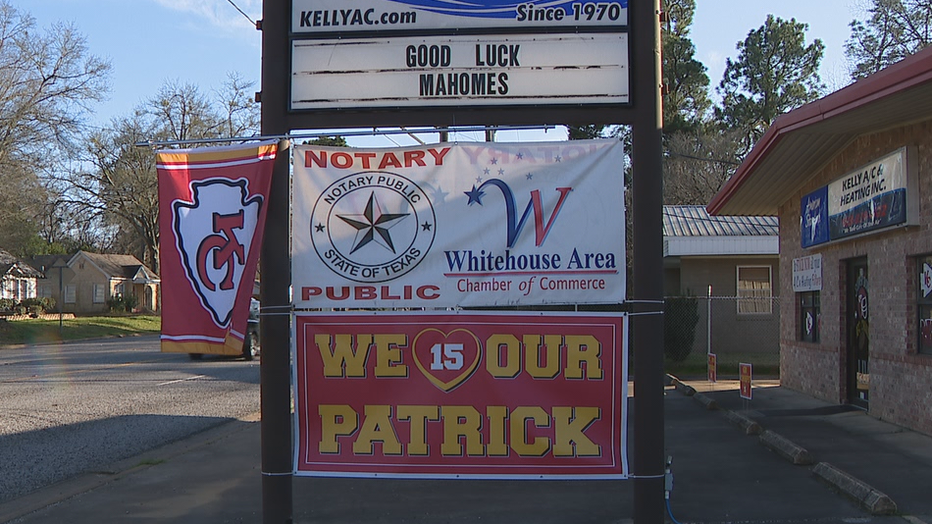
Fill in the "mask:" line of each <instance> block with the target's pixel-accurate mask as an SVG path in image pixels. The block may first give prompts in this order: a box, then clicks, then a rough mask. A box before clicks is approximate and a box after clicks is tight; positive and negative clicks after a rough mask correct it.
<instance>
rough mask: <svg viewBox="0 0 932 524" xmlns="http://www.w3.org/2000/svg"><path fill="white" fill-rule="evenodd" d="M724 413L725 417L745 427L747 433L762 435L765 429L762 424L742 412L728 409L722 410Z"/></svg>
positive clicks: (740, 426)
mask: <svg viewBox="0 0 932 524" xmlns="http://www.w3.org/2000/svg"><path fill="white" fill-rule="evenodd" d="M722 413H723V414H724V415H725V418H727V419H728V420H729V422H731V423H732V424H734V425H736V426H738V427H739V428H741V429H743V430H744V434H745V435H760V434H761V432H763V431H764V429H763V428H761V427H760V424H758V423H757V422H754V421H753V420H751V419H749V418H747V417H745V416H744V415H742V414H740V413H736V412H734V411H731V410H727V409H726V410H724V411H722Z"/></svg>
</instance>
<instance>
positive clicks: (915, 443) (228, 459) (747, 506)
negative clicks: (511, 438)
mask: <svg viewBox="0 0 932 524" xmlns="http://www.w3.org/2000/svg"><path fill="white" fill-rule="evenodd" d="M732 385H733V386H734V387H732ZM686 386H690V387H693V388H695V390H697V391H699V393H700V396H702V395H704V396H705V397H706V399H713V400H714V401H715V403H716V404H718V405H719V406H721V407H724V408H726V409H728V410H732V409H733V410H736V411H737V412H740V413H742V414H744V415H746V416H747V417H756V420H757V421H758V422H759V423H760V425H761V426H763V427H764V428H766V429H770V430H772V431H774V432H779V433H780V434H781V435H783V436H785V437H786V438H787V439H789V440H792V441H794V442H796V443H798V444H799V445H800V446H804V447H808V451H809V453H810V454H811V455H812V456H813V458H814V459H815V461H816V462H830V463H832V464H833V465H835V466H837V467H838V468H840V469H842V470H845V471H847V472H849V473H850V474H852V475H855V476H857V477H858V478H860V479H861V480H863V481H864V482H866V483H869V484H871V485H872V486H874V487H875V488H876V489H878V490H880V491H883V492H884V493H886V494H887V495H889V496H890V498H891V499H892V500H894V501H895V502H896V504H897V505H898V507H899V510H900V512H901V513H902V514H906V515H908V516H909V517H908V518H907V519H906V520H904V517H901V516H873V515H871V514H870V513H869V512H867V511H865V510H864V509H863V508H860V507H858V505H856V504H855V503H853V502H852V501H850V500H849V499H848V498H845V497H843V496H841V495H839V494H838V493H836V492H835V491H833V490H832V489H831V488H830V486H828V485H826V484H825V483H824V482H823V481H820V480H819V479H817V478H816V477H815V476H814V475H813V474H812V472H811V470H812V466H810V465H793V464H792V463H790V462H789V461H787V460H786V459H784V458H782V457H781V456H779V455H777V453H775V452H773V451H771V450H770V449H768V448H767V447H765V446H762V445H760V444H759V440H758V439H759V437H757V436H749V435H745V431H744V430H743V429H742V428H740V427H738V426H736V425H734V424H733V423H732V422H730V421H729V420H728V419H726V417H724V416H722V414H723V413H725V412H726V411H722V410H719V411H710V410H707V409H706V405H705V404H701V403H699V402H697V401H696V400H694V399H693V398H691V397H689V396H687V395H685V394H684V393H683V392H682V391H684V390H686ZM706 386H708V384H707V383H704V381H703V382H687V383H685V384H683V385H681V386H679V387H676V388H674V387H673V386H670V387H668V388H667V389H666V396H665V400H664V410H665V413H666V417H665V432H666V444H667V452H668V453H669V454H670V455H672V456H673V458H674V463H673V471H674V474H675V479H676V482H675V486H674V491H673V494H672V497H671V506H672V509H673V514H674V515H675V516H676V517H677V519H678V521H679V522H683V523H716V524H718V523H724V522H743V523H761V524H763V523H775V522H778V523H781V524H784V523H794V522H800V523H802V522H806V523H812V522H817V523H819V524H834V523H838V524H842V523H847V524H850V523H853V522H856V523H871V524H893V523H896V524H902V523H904V522H906V521H909V522H911V523H912V524H921V522H922V521H924V522H927V523H932V518H929V517H928V516H929V515H932V497H929V496H928V487H929V486H932V438H929V437H925V436H922V435H918V434H916V433H913V432H909V431H905V430H902V429H900V428H897V427H895V426H892V425H889V424H886V423H883V422H880V421H877V420H875V419H873V418H871V417H869V416H867V415H866V414H865V413H863V412H860V411H842V409H841V408H840V407H837V406H832V405H829V404H827V403H823V402H820V401H817V400H813V399H811V398H808V397H805V396H804V395H800V394H798V393H794V392H791V391H788V390H784V389H782V388H780V387H778V386H776V385H774V386H772V387H756V388H755V389H754V400H752V401H750V402H749V403H748V404H747V405H745V404H744V403H743V402H744V401H742V400H741V399H739V398H738V393H737V383H734V384H732V383H719V384H717V385H716V386H715V388H714V390H713V388H710V387H706ZM634 409H636V406H634ZM630 420H633V419H629V421H630ZM259 426H260V424H259V423H258V422H256V421H255V420H254V419H249V420H240V421H235V422H231V423H229V424H226V425H224V426H221V427H219V428H215V429H213V430H209V431H206V432H204V433H201V434H199V435H196V436H194V437H192V438H189V439H186V440H184V441H182V442H178V443H176V444H172V445H169V446H166V447H164V448H160V449H158V450H154V451H152V452H149V453H146V454H143V455H141V456H140V457H136V458H134V459H132V460H128V461H124V462H122V463H119V464H115V465H112V466H111V468H109V470H110V471H111V472H112V474H102V473H95V474H87V475H84V476H82V477H79V478H77V479H73V480H70V481H67V482H64V483H61V484H58V485H55V486H51V487H48V488H45V489H42V490H39V491H38V492H35V493H33V494H31V495H28V496H25V497H21V498H19V499H15V500H13V501H8V502H6V503H3V504H0V522H7V521H12V522H16V523H22V524H37V523H52V522H69V523H72V524H91V523H94V524H97V523H100V522H107V523H123V522H127V523H139V522H173V523H188V522H191V523H200V524H215V523H217V524H219V523H239V522H261V520H262V495H261V492H262V489H261V488H262V480H261V473H260V459H259V457H260V431H259ZM630 430H631V428H630V427H629V431H630ZM631 442H632V441H631V440H630V439H629V446H632V445H633V444H631ZM630 454H633V451H632V450H631V449H629V455H630ZM633 484H634V481H632V480H628V481H614V482H610V481H525V482H517V481H430V480H385V479H317V478H294V480H293V494H294V504H293V514H294V517H295V519H294V521H295V522H298V523H312V522H314V523H327V524H330V523H356V522H379V523H382V522H385V523H389V522H390V523H405V522H418V523H423V522H431V523H433V522H438V523H448V522H449V523H460V522H462V523H465V522H481V523H502V524H517V523H524V522H528V523H535V524H537V523H554V524H557V523H565V524H582V523H590V522H591V523H593V524H595V523H600V524H604V523H608V524H612V523H622V522H630V519H631V515H632V506H633Z"/></svg>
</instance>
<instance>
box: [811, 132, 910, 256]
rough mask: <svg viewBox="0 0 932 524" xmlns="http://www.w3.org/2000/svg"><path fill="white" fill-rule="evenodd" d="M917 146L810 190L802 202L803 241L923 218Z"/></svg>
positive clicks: (845, 235) (835, 237) (819, 240)
mask: <svg viewBox="0 0 932 524" xmlns="http://www.w3.org/2000/svg"><path fill="white" fill-rule="evenodd" d="M914 151H915V148H910V147H904V148H901V149H899V150H898V151H896V152H894V153H891V154H889V155H887V156H885V157H883V158H881V159H880V160H877V161H875V162H872V163H870V164H868V165H866V166H863V167H861V168H859V169H857V170H855V171H852V172H850V173H848V174H846V175H845V176H843V177H841V178H839V179H837V180H835V181H834V182H832V183H831V184H829V185H828V186H827V187H824V188H820V189H819V190H817V191H815V192H813V193H810V194H809V195H806V196H805V197H804V198H803V200H802V206H801V207H802V210H801V219H800V220H801V226H802V231H801V233H802V246H803V247H811V246H813V245H817V244H821V243H825V242H829V241H833V240H841V239H844V238H849V237H852V236H856V235H860V234H863V233H868V232H872V231H877V230H881V229H885V228H888V227H892V226H898V225H906V224H916V223H918V212H919V210H918V182H917V175H916V162H915V152H914ZM823 197H824V198H825V201H824V202H823V201H822V199H823ZM823 224H827V231H826V227H825V226H823ZM826 233H827V234H826Z"/></svg>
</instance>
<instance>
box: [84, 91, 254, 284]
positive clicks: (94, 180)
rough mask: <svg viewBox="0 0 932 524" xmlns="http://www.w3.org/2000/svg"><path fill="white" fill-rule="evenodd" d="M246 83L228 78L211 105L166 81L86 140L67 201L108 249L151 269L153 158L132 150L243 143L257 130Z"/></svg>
mask: <svg viewBox="0 0 932 524" xmlns="http://www.w3.org/2000/svg"><path fill="white" fill-rule="evenodd" d="M251 86H252V84H251V83H249V82H245V81H243V80H242V79H241V78H239V77H238V76H235V75H231V76H230V77H229V78H228V80H227V82H226V83H225V84H224V85H223V88H222V89H221V90H220V91H219V92H218V93H217V98H216V99H211V98H208V97H207V96H205V95H204V94H203V93H202V92H201V90H200V89H199V88H198V87H197V86H194V85H192V84H183V83H179V82H177V81H171V82H167V83H166V84H165V85H163V86H162V87H161V88H160V89H159V91H158V92H157V94H156V95H155V96H153V97H152V98H150V99H149V100H148V101H146V102H145V103H143V104H142V105H141V106H139V107H138V108H137V109H136V111H135V112H134V113H133V114H132V115H130V116H127V117H123V118H118V119H115V120H114V121H113V123H112V128H111V129H107V130H102V131H99V132H97V133H94V134H93V135H92V136H91V137H90V139H89V140H88V143H87V147H86V155H85V156H86V161H87V162H88V163H89V164H90V166H92V167H91V168H90V169H84V170H82V171H80V172H77V173H73V174H72V175H71V177H70V179H69V184H70V186H69V187H70V190H69V191H68V194H69V197H70V198H69V200H68V202H69V203H70V204H72V205H76V206H79V207H81V208H82V209H84V210H85V211H86V212H87V213H88V214H93V215H94V216H96V217H97V218H98V219H99V220H100V221H101V223H102V224H105V225H106V226H107V227H108V229H109V230H110V231H112V232H113V236H112V242H113V245H114V246H115V247H119V248H121V249H125V250H128V251H129V252H132V253H134V254H136V255H138V256H139V257H140V259H141V260H142V261H143V262H145V263H146V264H147V265H148V266H149V267H151V268H153V269H154V270H156V271H158V266H159V224H158V216H159V202H158V184H157V177H156V170H155V155H154V154H153V152H152V150H151V149H149V148H140V147H136V145H135V144H137V143H140V142H147V141H165V140H198V139H212V138H219V137H226V136H244V135H250V134H253V133H255V132H257V131H258V122H259V119H258V108H257V106H256V104H255V102H252V101H251V100H252V99H251V97H249V95H248V94H247V91H248V89H249V88H250V87H251Z"/></svg>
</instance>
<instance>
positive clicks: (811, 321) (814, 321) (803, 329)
mask: <svg viewBox="0 0 932 524" xmlns="http://www.w3.org/2000/svg"><path fill="white" fill-rule="evenodd" d="M796 296H797V297H798V298H799V318H797V324H798V326H799V329H798V333H799V340H802V341H803V342H818V341H819V332H820V331H822V308H821V305H820V300H821V298H820V297H819V292H818V291H806V292H803V293H796Z"/></svg>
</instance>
